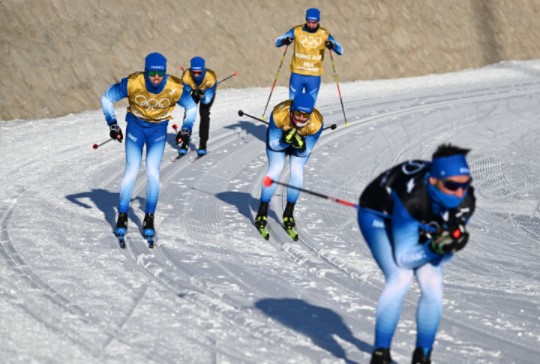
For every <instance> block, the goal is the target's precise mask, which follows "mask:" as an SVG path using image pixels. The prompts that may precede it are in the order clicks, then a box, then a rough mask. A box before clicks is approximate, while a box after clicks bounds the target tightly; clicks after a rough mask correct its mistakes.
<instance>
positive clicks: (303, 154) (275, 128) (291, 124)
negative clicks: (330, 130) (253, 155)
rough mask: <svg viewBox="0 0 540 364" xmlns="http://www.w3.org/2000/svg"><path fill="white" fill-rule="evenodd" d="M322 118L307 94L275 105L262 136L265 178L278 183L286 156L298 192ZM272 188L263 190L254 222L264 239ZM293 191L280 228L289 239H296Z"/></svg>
mask: <svg viewBox="0 0 540 364" xmlns="http://www.w3.org/2000/svg"><path fill="white" fill-rule="evenodd" d="M322 130H323V117H322V115H321V113H320V112H319V111H318V110H317V109H315V100H314V99H313V97H311V96H310V95H309V94H306V93H299V94H297V95H296V96H295V98H294V99H293V100H286V101H283V102H280V103H279V104H277V105H276V106H275V107H274V109H273V111H272V113H271V114H270V122H269V127H268V131H267V136H266V155H267V157H268V169H267V171H266V176H268V177H270V178H272V180H278V179H279V175H280V173H281V171H282V170H283V167H284V166H285V160H286V158H287V156H289V163H290V169H291V173H290V179H289V184H290V185H291V186H294V187H297V188H301V187H302V185H303V181H304V167H305V165H306V163H307V161H308V159H309V156H310V155H311V152H312V151H313V148H314V147H315V144H316V143H317V140H318V139H319V137H320V136H321V133H322ZM275 189H276V185H275V184H272V185H271V186H263V187H262V191H261V198H260V205H259V210H258V213H257V216H256V218H255V226H256V227H257V229H258V230H259V232H260V233H261V235H262V236H263V237H264V238H265V239H268V238H269V234H268V230H266V224H267V215H268V206H269V204H270V200H271V199H272V195H273V194H274V191H275ZM298 196H299V191H298V190H297V189H292V188H289V189H287V206H286V207H285V211H284V213H283V226H284V227H285V228H286V229H287V230H288V231H289V234H291V237H292V238H293V239H295V240H296V239H298V235H297V234H296V232H295V231H294V227H295V225H296V223H295V220H294V217H293V210H294V205H295V203H296V201H297V200H298Z"/></svg>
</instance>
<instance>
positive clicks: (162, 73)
mask: <svg viewBox="0 0 540 364" xmlns="http://www.w3.org/2000/svg"><path fill="white" fill-rule="evenodd" d="M146 72H148V76H150V77H156V76H159V77H163V76H165V71H159V70H151V71H146Z"/></svg>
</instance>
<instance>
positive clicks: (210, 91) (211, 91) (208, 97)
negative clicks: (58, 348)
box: [201, 82, 217, 105]
mask: <svg viewBox="0 0 540 364" xmlns="http://www.w3.org/2000/svg"><path fill="white" fill-rule="evenodd" d="M216 88H217V82H216V83H215V84H214V86H212V87H210V88H207V89H206V90H204V99H202V100H201V103H203V104H205V105H206V104H208V103H209V102H210V101H212V99H213V98H214V95H215V93H216Z"/></svg>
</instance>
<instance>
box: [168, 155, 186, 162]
mask: <svg viewBox="0 0 540 364" xmlns="http://www.w3.org/2000/svg"><path fill="white" fill-rule="evenodd" d="M186 154H187V153H185V154H180V153H176V154H175V155H173V156H171V157H170V158H169V160H170V161H171V162H173V163H174V162H176V161H177V160H179V159H182V157H185V156H186Z"/></svg>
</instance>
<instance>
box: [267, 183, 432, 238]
mask: <svg viewBox="0 0 540 364" xmlns="http://www.w3.org/2000/svg"><path fill="white" fill-rule="evenodd" d="M272 183H275V184H277V185H281V186H285V187H288V188H292V189H295V190H298V191H300V192H304V193H307V194H308V195H313V196H317V197H321V198H325V199H327V200H330V201H332V202H337V203H339V204H341V205H344V206H349V207H354V208H355V209H358V208H360V205H359V204H356V203H354V202H350V201H346V200H342V199H340V198H337V197H332V196H328V195H324V194H322V193H319V192H314V191H310V190H306V189H304V188H300V187H295V186H291V185H290V184H288V183H283V182H279V181H274V180H273V179H272V178H271V177H270V176H264V178H263V185H264V186H265V187H270V186H271V185H272ZM368 210H371V209H368ZM371 212H373V213H374V214H376V215H379V216H380V217H382V218H390V216H389V215H388V214H386V213H383V212H379V211H375V210H371ZM418 225H419V226H420V227H421V228H423V229H425V230H427V231H430V232H435V231H436V230H437V229H436V228H435V227H434V226H431V225H427V224H422V223H419V224H418Z"/></svg>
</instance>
